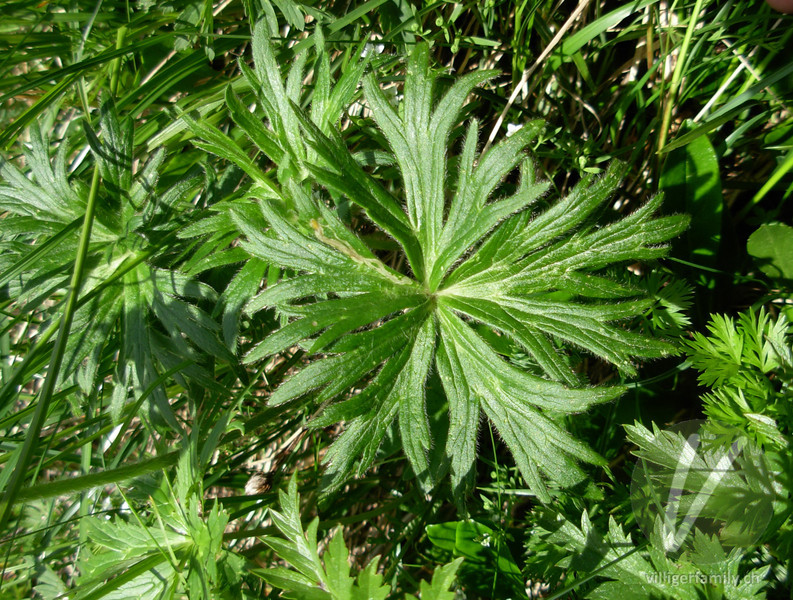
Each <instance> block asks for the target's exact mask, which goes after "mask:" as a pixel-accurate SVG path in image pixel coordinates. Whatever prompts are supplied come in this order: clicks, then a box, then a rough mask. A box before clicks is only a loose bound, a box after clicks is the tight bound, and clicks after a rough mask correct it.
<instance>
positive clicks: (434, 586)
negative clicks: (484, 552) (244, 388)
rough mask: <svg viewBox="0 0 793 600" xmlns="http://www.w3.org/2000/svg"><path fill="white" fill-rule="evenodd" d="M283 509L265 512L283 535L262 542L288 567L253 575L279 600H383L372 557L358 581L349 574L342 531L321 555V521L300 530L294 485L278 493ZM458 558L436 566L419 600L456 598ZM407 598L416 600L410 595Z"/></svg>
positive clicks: (384, 590) (383, 589)
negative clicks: (272, 589)
mask: <svg viewBox="0 0 793 600" xmlns="http://www.w3.org/2000/svg"><path fill="white" fill-rule="evenodd" d="M278 496H279V499H280V504H281V511H277V510H273V509H269V515H270V516H271V517H272V519H273V523H275V526H276V527H277V528H278V530H279V531H280V532H281V534H282V535H283V537H276V536H267V537H265V538H263V539H264V543H265V544H267V546H269V547H270V548H271V549H272V550H274V551H275V552H276V554H277V555H278V556H279V557H281V558H283V559H284V560H286V561H287V562H288V563H289V564H290V566H291V567H292V569H287V568H284V567H271V568H269V569H266V570H265V569H255V570H254V571H253V573H254V574H255V575H257V576H259V577H261V578H262V579H264V580H265V581H267V583H269V584H270V585H272V586H273V587H276V588H280V589H282V590H284V592H283V593H282V594H281V597H283V598H295V599H306V600H308V599H316V600H385V598H387V597H388V596H389V595H390V594H391V593H392V589H391V586H389V585H387V584H385V583H384V582H383V576H382V575H380V574H379V573H378V572H377V566H378V562H379V560H378V558H377V557H375V559H374V560H372V561H371V562H370V563H369V564H368V565H367V566H366V567H365V568H364V569H362V570H361V571H360V572H359V573H358V575H357V576H356V577H352V576H351V575H350V563H349V559H350V557H349V551H348V550H347V547H346V546H345V545H344V538H343V537H342V535H341V531H338V530H337V531H336V532H335V533H334V534H333V537H332V538H331V540H330V542H329V543H328V546H327V549H326V550H325V552H324V554H323V555H322V556H320V552H319V548H318V545H317V528H318V527H319V518H318V517H315V518H314V519H313V520H312V521H311V523H309V525H308V526H307V527H306V528H305V529H304V528H303V524H302V523H301V521H300V497H299V496H298V493H297V482H296V481H295V479H294V478H292V479H291V480H290V481H289V487H288V489H287V491H286V492H284V491H283V490H281V491H279V493H278ZM462 561H463V559H462V558H458V559H456V560H453V561H452V562H450V563H448V564H446V565H443V566H441V567H438V568H437V569H436V570H435V573H434V574H433V576H432V581H431V582H427V581H423V580H422V581H421V584H420V588H419V589H420V592H421V594H420V597H421V600H454V597H455V594H454V592H451V591H449V587H450V586H451V585H452V583H453V582H454V579H455V574H456V573H457V569H458V568H459V567H460V563H461V562H462ZM405 598H406V600H416V597H415V596H412V595H410V594H408V595H406V596H405Z"/></svg>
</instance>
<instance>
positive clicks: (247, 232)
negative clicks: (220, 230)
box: [226, 30, 687, 500]
mask: <svg viewBox="0 0 793 600" xmlns="http://www.w3.org/2000/svg"><path fill="white" fill-rule="evenodd" d="M257 33H258V30H257ZM268 44H269V41H268V39H267V37H266V36H264V35H263V34H261V33H258V34H257V35H255V36H254V60H255V61H257V64H256V70H255V72H254V71H252V70H250V69H247V71H245V69H243V70H244V71H245V72H246V73H247V74H246V77H248V78H249V79H250V81H251V82H252V85H254V86H256V85H258V86H260V89H259V92H258V97H259V100H260V104H261V108H262V111H263V112H264V114H265V115H267V116H268V119H269V122H265V123H257V124H252V123H249V121H250V118H249V115H244V116H242V117H239V116H238V118H237V119H236V120H237V123H238V124H239V125H240V126H242V127H243V128H245V127H246V123H249V128H250V131H248V135H249V136H250V137H251V139H253V140H254V141H255V140H256V139H261V140H267V142H266V143H264V142H263V143H258V144H257V146H258V148H259V149H260V150H262V151H264V152H266V153H267V152H270V150H268V144H269V140H271V139H279V140H281V142H280V144H279V150H278V152H276V153H275V154H276V155H275V156H270V157H269V158H270V159H271V160H273V161H276V160H277V159H278V158H279V156H282V154H281V152H282V151H283V152H288V153H290V155H291V156H292V158H291V159H290V160H291V161H293V162H295V161H302V162H301V163H300V168H299V169H292V170H291V171H290V172H291V173H292V175H289V173H288V172H287V171H285V170H284V169H282V168H280V166H279V178H278V180H279V182H280V189H279V190H278V193H277V196H278V197H277V198H269V197H265V196H261V197H259V206H260V209H261V214H262V217H263V220H264V222H265V223H266V225H264V226H262V225H260V224H257V223H256V222H255V221H257V220H258V219H254V220H251V219H250V218H242V217H241V216H236V217H235V221H236V223H237V226H238V228H239V230H240V231H241V232H242V233H243V235H244V236H245V240H244V241H243V242H242V246H243V247H244V248H245V249H246V250H247V251H248V252H250V254H251V255H252V256H254V257H255V258H256V259H258V260H261V261H264V262H268V263H269V264H272V265H276V266H278V267H281V268H282V269H285V270H286V271H287V272H291V273H294V276H291V277H287V278H283V279H282V280H281V281H279V282H277V283H275V284H274V285H270V286H268V287H267V289H265V290H264V291H263V292H261V293H260V294H259V295H257V296H256V297H254V298H253V299H252V300H251V301H250V302H248V304H247V306H246V310H248V311H250V312H255V311H258V310H261V309H264V308H275V309H276V310H277V312H278V313H279V314H280V315H281V318H282V323H283V324H282V327H281V329H279V330H277V331H275V332H274V333H272V334H271V335H270V336H269V337H267V338H266V339H264V340H262V341H261V342H259V344H258V345H257V346H256V347H255V348H254V349H253V350H252V351H251V352H250V353H249V354H248V355H247V357H246V360H248V361H249V362H250V361H258V360H261V359H264V358H266V357H269V356H270V355H272V354H276V353H279V352H284V351H289V350H290V349H291V348H293V347H296V346H299V347H302V348H303V349H304V350H306V351H307V352H308V353H309V354H310V355H311V354H314V355H315V357H314V359H313V360H312V361H311V362H309V364H308V365H307V366H305V367H304V368H303V369H302V370H300V371H299V372H297V373H296V374H294V375H293V376H292V377H291V378H289V379H287V380H286V381H284V382H283V383H282V384H281V385H280V387H278V388H277V389H276V390H275V392H274V393H273V395H272V396H271V398H270V403H271V404H281V403H284V402H289V401H291V400H294V399H296V398H298V397H300V396H303V395H305V394H309V393H311V394H313V395H314V396H315V400H316V402H318V403H324V404H323V407H324V411H323V412H322V413H321V414H320V415H319V416H318V417H317V419H316V420H315V421H314V425H315V426H326V425H330V424H333V423H336V422H339V421H344V422H345V423H346V428H345V431H344V432H343V433H342V434H341V435H340V437H339V438H338V439H337V440H336V442H335V443H334V444H333V445H332V446H331V448H330V450H329V452H328V453H327V455H326V461H327V462H328V464H329V466H328V469H327V471H326V474H327V479H326V483H327V488H326V489H329V490H332V489H334V488H336V487H338V486H339V485H340V484H341V483H342V482H343V481H344V480H345V478H347V477H349V476H350V475H352V474H361V473H363V472H364V471H365V470H366V469H367V468H368V467H369V466H370V465H371V463H372V461H373V460H374V458H375V456H376V454H377V451H378V449H379V447H380V443H381V441H382V440H383V438H384V437H385V435H386V434H387V433H388V432H389V431H390V430H391V428H392V426H393V425H394V422H395V421H396V423H397V424H398V431H399V434H400V436H401V439H402V445H403V448H404V451H405V454H406V456H407V458H408V460H409V462H410V464H411V466H412V468H413V471H414V473H415V474H416V477H417V480H418V482H419V484H420V486H421V487H422V489H423V490H424V491H429V490H430V489H431V488H432V487H433V486H434V485H436V484H437V483H438V481H439V480H440V479H441V478H442V477H443V476H444V473H445V471H447V470H450V471H451V479H452V484H453V487H454V490H455V493H456V495H457V496H458V497H462V496H463V495H464V493H465V492H466V491H467V490H468V489H470V485H471V483H472V481H473V473H474V467H475V460H476V438H477V432H478V427H479V421H480V416H481V414H482V413H484V415H485V416H486V417H487V418H488V419H489V420H490V422H491V423H492V424H493V425H494V426H495V428H496V429H497V430H498V432H499V433H500V435H501V437H502V438H503V440H504V441H505V443H506V444H507V446H508V447H509V448H510V450H511V451H512V454H513V456H514V457H515V461H516V463H517V465H518V467H519V469H520V471H521V473H522V475H523V477H524V478H525V479H526V481H527V482H528V484H529V486H530V488H531V489H532V490H533V491H534V492H535V493H536V494H537V495H538V497H540V498H541V499H543V500H549V495H548V493H547V491H546V486H545V481H546V479H548V478H552V479H554V480H555V481H557V482H558V483H561V484H565V485H570V484H573V483H576V482H577V481H580V479H581V478H582V477H583V472H582V471H581V469H580V467H579V466H577V463H578V462H579V461H582V460H583V461H586V462H590V463H595V464H602V459H600V457H599V456H597V454H596V453H594V452H593V451H592V450H590V449H589V448H588V447H587V446H586V445H585V444H583V443H581V442H580V441H578V440H576V439H574V438H573V437H572V436H571V435H570V434H569V433H567V432H566V431H565V429H564V427H563V426H562V425H561V419H560V417H562V416H563V415H569V414H572V413H577V412H581V411H584V410H587V409H588V408H589V407H590V406H592V405H593V404H596V403H599V402H605V401H608V400H612V399H614V398H616V397H617V396H619V395H620V394H621V393H622V391H623V390H622V388H620V387H616V386H615V387H601V388H592V387H587V386H586V385H585V382H584V381H582V378H581V376H580V375H578V374H576V373H575V372H574V371H573V369H572V367H571V365H570V361H569V359H568V357H567V353H566V351H565V350H564V347H565V346H576V347H579V348H581V349H582V350H584V351H587V352H589V353H591V354H594V355H595V356H598V357H600V358H601V359H603V360H604V361H607V362H610V363H612V364H614V365H615V366H616V367H617V368H618V369H619V370H620V371H621V372H623V373H624V374H626V375H631V374H634V373H635V371H636V370H635V365H634V364H633V360H634V359H635V358H637V357H638V358H655V357H659V356H663V355H665V354H668V353H670V352H673V351H674V348H673V347H672V346H671V345H669V344H668V343H666V342H663V341H659V340H654V339H650V338H646V337H643V336H642V335H639V334H637V333H634V332H631V331H628V330H626V329H625V328H623V327H622V326H621V325H620V322H621V321H628V320H629V319H631V318H633V317H635V316H636V315H640V314H643V313H644V312H646V311H647V310H648V308H649V307H650V306H651V300H650V299H647V298H646V296H643V293H642V291H641V289H640V288H639V287H638V286H636V287H634V286H630V285H626V284H624V283H618V282H616V281H612V280H611V279H610V278H609V277H607V276H605V275H603V274H602V273H599V271H601V270H602V269H604V268H606V267H611V266H613V265H614V264H615V263H624V262H626V261H635V260H650V259H655V258H658V257H661V256H663V255H664V253H665V252H666V251H667V248H666V246H665V245H664V243H665V242H666V241H668V240H669V239H670V238H671V237H673V236H675V235H677V234H679V233H680V232H681V231H683V230H684V229H685V227H686V226H687V218H686V217H684V216H680V215H676V216H667V217H662V218H654V217H653V213H654V212H655V211H656V210H657V209H658V207H659V205H660V202H661V198H660V197H656V198H653V199H652V200H650V201H649V202H648V203H647V204H645V205H644V206H642V207H640V208H638V209H637V210H636V211H635V212H634V213H632V214H630V215H628V216H626V217H624V218H622V219H621V220H618V221H614V222H611V223H607V224H604V225H599V224H598V223H597V222H596V220H595V218H594V215H595V214H596V213H597V212H598V211H599V209H600V208H601V207H602V206H603V204H604V203H605V202H606V201H607V200H608V198H609V196H610V195H611V194H612V193H613V191H614V189H615V188H616V187H617V186H618V185H619V182H620V178H621V172H622V171H621V167H620V166H619V165H617V164H615V165H612V166H611V167H610V168H609V169H607V171H606V173H605V174H604V175H603V176H602V177H599V178H595V177H592V176H589V177H586V178H585V179H584V180H583V181H581V183H580V184H578V185H577V186H576V187H575V188H574V189H573V191H572V192H571V193H570V194H569V195H568V196H567V197H566V198H564V199H562V200H560V201H558V202H556V203H555V204H552V205H551V206H550V208H548V209H546V210H545V211H544V212H539V213H538V214H535V215H532V214H531V213H530V211H529V210H527V209H529V208H530V207H531V206H532V205H533V204H534V203H536V202H537V201H538V200H539V199H540V198H541V197H542V196H543V195H544V194H545V192H546V190H547V188H548V184H547V183H544V182H537V181H536V180H535V177H534V167H533V163H532V161H531V159H530V158H529V157H528V156H527V155H526V154H525V152H524V150H525V148H526V146H528V145H529V144H530V143H531V141H532V140H533V139H534V138H535V137H536V136H537V134H538V132H539V130H540V128H541V125H540V124H539V123H530V124H528V125H526V126H525V127H523V128H522V129H521V130H520V131H519V132H518V133H517V134H515V135H513V136H511V137H510V138H508V139H505V140H503V141H501V142H500V143H497V144H495V145H494V146H493V147H492V148H491V149H490V150H489V151H487V152H486V153H485V154H484V155H478V153H477V146H478V127H477V123H476V122H475V121H472V122H471V123H470V125H469V126H468V128H467V130H466V133H465V136H464V140H463V142H462V152H461V155H460V157H459V160H457V161H449V159H448V154H449V143H450V142H449V140H450V136H451V134H452V131H453V129H454V128H455V127H456V126H457V125H458V123H459V120H460V115H461V113H462V112H463V110H464V107H465V101H466V98H467V97H468V95H469V94H470V93H471V92H472V90H473V89H474V88H475V86H476V85H478V84H481V83H482V82H484V81H486V80H487V79H488V78H490V77H491V76H492V75H493V73H490V72H484V73H476V74H472V75H468V76H466V77H463V78H462V79H460V80H458V81H457V82H456V83H454V84H452V85H451V86H450V87H449V89H448V90H447V91H446V92H445V93H444V94H442V95H440V98H439V99H436V96H437V94H436V76H435V74H433V73H432V71H431V69H430V67H429V50H428V48H427V47H426V46H424V45H418V46H417V48H416V50H415V52H414V54H413V56H412V57H411V58H410V60H409V61H408V65H407V75H406V79H405V86H404V101H403V102H402V103H401V104H400V105H398V106H394V105H392V104H391V103H390V101H389V100H388V99H387V97H386V95H385V94H384V93H383V91H382V90H381V89H380V86H379V84H378V82H377V79H376V77H375V75H374V73H370V74H369V75H367V76H366V77H365V78H364V83H363V90H364V100H365V102H366V104H367V106H368V107H369V108H370V109H371V111H372V115H373V117H374V120H375V122H376V124H377V125H378V126H379V127H380V129H381V131H382V133H383V134H384V136H385V138H386V140H387V141H388V144H389V147H388V150H389V151H390V152H391V153H392V154H393V161H392V162H393V164H395V165H396V167H397V169H398V171H399V173H400V175H401V184H402V185H401V188H400V189H398V190H397V192H392V191H390V190H388V189H386V188H385V187H384V186H383V185H382V184H381V183H380V182H379V181H378V180H377V179H376V178H375V177H374V176H373V174H372V173H370V172H369V171H368V170H367V169H366V168H364V167H363V166H361V164H359V163H358V162H357V161H356V160H355V158H354V157H353V154H352V153H351V152H350V150H349V149H348V148H347V147H346V144H345V142H344V140H343V137H342V134H341V132H339V131H338V130H337V129H336V128H335V127H334V126H332V123H329V122H328V121H327V120H325V119H322V118H320V116H319V115H321V114H323V110H322V107H319V108H316V107H314V108H312V109H311V110H310V111H303V110H302V109H301V108H300V106H299V104H298V100H300V93H299V90H298V89H297V88H296V87H295V85H296V84H294V81H295V79H294V77H293V73H294V72H295V71H296V70H297V72H302V64H303V59H297V60H296V62H295V64H294V65H293V66H292V67H291V70H290V76H289V78H288V81H287V84H286V86H284V84H283V83H282V81H283V75H282V74H281V72H280V69H279V67H278V65H277V64H276V61H275V60H274V58H273V56H274V55H273V51H272V49H271V48H270V47H269V46H268ZM319 52H320V59H319V61H320V66H321V65H322V60H323V59H322V57H321V49H320V51H319ZM254 73H255V74H254ZM322 73H323V71H322V68H320V80H319V82H318V83H317V85H318V86H320V90H319V94H318V98H319V102H321V103H323V102H326V98H328V97H329V96H330V95H331V93H330V92H329V91H328V89H329V84H328V82H327V78H328V77H329V76H328V75H327V73H326V74H324V75H323V74H322ZM257 82H258V83H257ZM276 105H277V108H278V114H277V115H276V114H275V111H276ZM239 110H240V107H239V106H237V105H235V106H232V111H237V112H239ZM295 124H297V125H298V126H299V128H300V129H301V132H300V136H299V137H295V136H294V134H293V133H290V132H291V131H293V129H294V126H295ZM267 130H269V132H267ZM285 138H288V139H285ZM300 144H303V145H304V146H306V148H305V149H300V148H299V147H297V146H299V145H300ZM312 153H313V154H312ZM312 155H313V156H315V157H316V159H317V160H316V161H310V160H307V159H306V160H303V158H302V157H309V156H312ZM226 157H227V158H230V159H231V154H227V155H226ZM450 164H451V165H456V166H455V167H454V170H453V171H452V174H451V177H450V176H448V175H447V171H448V170H449V168H450V166H449V165H450ZM240 166H242V167H245V165H240ZM516 169H519V178H518V180H517V183H516V184H515V185H506V184H505V183H504V181H505V179H506V178H507V176H508V175H509V174H510V173H512V172H513V171H515V170H516ZM450 180H451V181H455V182H456V183H455V184H454V186H453V189H452V190H447V189H445V187H444V186H445V183H446V182H447V181H450ZM317 187H324V188H325V189H327V190H330V191H331V192H332V193H333V194H337V195H342V196H344V197H346V199H347V200H348V201H349V202H350V203H352V204H354V205H357V206H358V207H359V208H360V209H361V210H362V211H363V212H364V213H365V214H366V215H367V216H368V217H369V219H370V220H371V221H372V222H373V223H374V224H375V225H376V226H377V227H379V228H380V229H381V230H382V231H383V232H384V233H385V234H386V235H388V236H390V237H392V238H393V239H394V240H396V242H397V243H398V244H399V246H400V247H401V249H402V250H403V253H404V257H405V259H406V264H407V268H403V269H402V271H400V270H398V269H395V268H393V267H392V265H395V264H398V263H391V264H390V265H387V264H386V263H385V262H383V261H382V260H381V259H380V257H379V256H377V255H376V254H375V253H374V252H373V251H372V250H370V249H369V248H368V247H367V246H366V245H365V244H364V242H363V241H362V240H361V239H360V238H359V237H358V236H356V235H355V234H354V233H353V232H352V231H351V230H350V229H349V228H348V227H347V226H346V225H345V223H344V222H342V220H341V219H340V217H339V216H338V214H337V213H336V211H335V210H334V209H333V208H328V207H327V205H326V204H325V202H324V200H323V199H322V192H321V191H320V190H319V189H317ZM479 326H485V327H488V328H490V329H491V330H492V331H493V332H494V333H495V334H496V335H500V336H505V337H507V338H510V339H511V340H512V341H514V342H515V343H516V344H517V345H518V346H520V347H521V348H522V349H523V351H524V352H526V353H527V354H528V355H529V356H530V357H531V358H532V359H533V360H534V362H536V364H538V365H539V366H540V367H541V368H542V370H543V371H544V377H537V376H535V375H531V374H529V373H526V372H524V371H522V370H520V369H518V368H517V367H515V366H513V365H512V364H510V363H509V362H508V361H507V360H505V359H504V358H503V357H502V356H500V355H499V354H498V353H497V352H496V350H495V349H494V348H493V347H492V346H491V345H490V344H489V343H488V342H487V341H486V340H485V338H484V337H482V336H481V335H480V334H479V333H477V331H476V328H475V327H479ZM320 352H321V353H322V354H319V353H320ZM433 369H437V371H438V373H439V374H440V376H441V381H442V384H443V390H444V392H445V396H446V401H447V404H448V415H449V421H448V436H447V438H446V439H447V440H448V442H447V445H446V448H445V455H446V459H447V460H446V461H445V462H444V465H442V466H440V467H438V466H436V467H431V466H430V460H429V458H428V454H429V451H430V450H431V449H432V448H433V444H434V440H433V438H432V435H431V434H430V428H429V424H428V420H427V414H426V413H427V408H426V399H425V397H424V394H425V385H426V382H427V380H428V377H429V373H430V372H431V370H433ZM351 390H356V391H355V393H353V394H352V395H349V393H350V391H351Z"/></svg>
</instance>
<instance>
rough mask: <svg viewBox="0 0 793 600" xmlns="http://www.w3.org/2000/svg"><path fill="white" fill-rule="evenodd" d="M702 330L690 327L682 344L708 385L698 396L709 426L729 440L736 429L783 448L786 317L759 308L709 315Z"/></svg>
mask: <svg viewBox="0 0 793 600" xmlns="http://www.w3.org/2000/svg"><path fill="white" fill-rule="evenodd" d="M708 330H709V335H703V334H702V333H699V332H696V333H695V334H694V338H693V339H692V340H691V341H689V342H687V343H686V350H687V353H688V357H689V360H690V362H691V364H692V365H693V366H694V368H696V369H697V370H699V371H700V374H699V381H700V383H701V384H702V385H706V386H708V387H710V388H711V391H710V392H709V393H707V394H705V395H703V397H702V400H703V402H704V404H705V409H704V410H705V414H706V415H707V416H708V417H709V427H710V429H711V431H713V432H714V433H717V434H719V435H720V437H723V439H724V440H725V441H727V442H728V443H732V439H733V437H734V435H735V431H736V430H737V431H738V432H742V433H744V434H746V435H749V436H750V437H751V438H752V439H753V440H754V441H755V442H757V443H758V444H760V445H761V446H763V447H765V448H766V449H770V448H773V447H776V448H778V449H785V451H786V449H787V447H788V444H789V441H788V438H789V436H790V430H791V426H792V425H793V411H791V409H790V400H789V398H790V385H791V380H793V352H791V347H790V341H789V340H790V336H791V326H790V323H788V321H787V319H786V318H785V317H784V315H780V316H779V317H778V318H777V319H772V318H771V317H770V316H769V315H768V314H767V313H766V312H765V310H764V309H761V310H760V311H759V312H757V313H755V312H753V311H748V312H743V313H741V314H740V315H739V316H738V319H737V321H736V320H733V319H732V318H730V317H728V316H725V315H713V317H712V319H711V322H710V323H709V324H708Z"/></svg>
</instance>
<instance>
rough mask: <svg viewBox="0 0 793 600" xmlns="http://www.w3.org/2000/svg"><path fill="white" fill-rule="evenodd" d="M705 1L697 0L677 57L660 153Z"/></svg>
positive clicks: (659, 138)
mask: <svg viewBox="0 0 793 600" xmlns="http://www.w3.org/2000/svg"><path fill="white" fill-rule="evenodd" d="M703 1H704V0H697V3H696V4H695V5H694V11H693V13H692V14H691V17H690V18H689V20H688V27H687V28H686V35H685V37H684V38H683V45H682V46H680V54H678V56H677V63H676V64H675V71H674V73H672V82H671V84H670V89H669V96H667V99H666V103H665V105H664V115H663V120H662V121H661V131H660V135H659V136H658V152H659V153H660V152H661V150H662V149H663V147H664V146H666V138H667V135H668V134H669V124H670V123H671V122H672V108H673V107H674V105H675V102H676V101H677V95H678V92H679V91H680V80H681V79H682V78H683V69H684V68H685V62H686V57H687V56H688V47H689V46H690V45H691V38H693V37H694V29H696V27H697V19H698V18H699V14H700V13H701V12H702V4H703Z"/></svg>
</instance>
